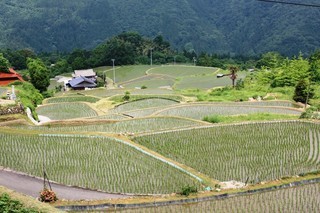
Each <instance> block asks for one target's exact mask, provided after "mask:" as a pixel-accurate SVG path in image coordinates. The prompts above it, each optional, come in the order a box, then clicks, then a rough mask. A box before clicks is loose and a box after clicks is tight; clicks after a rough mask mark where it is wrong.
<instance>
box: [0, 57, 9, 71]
mask: <svg viewBox="0 0 320 213" xmlns="http://www.w3.org/2000/svg"><path fill="white" fill-rule="evenodd" d="M9 68H10V63H9V61H8V59H6V58H5V57H4V56H3V54H2V53H0V71H2V72H9Z"/></svg>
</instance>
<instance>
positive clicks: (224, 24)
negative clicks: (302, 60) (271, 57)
mask: <svg viewBox="0 0 320 213" xmlns="http://www.w3.org/2000/svg"><path fill="white" fill-rule="evenodd" d="M297 1H298V0H297ZM299 1H301V0H299ZM0 14H1V16H2V17H4V18H2V19H0V38H1V42H0V48H11V49H24V48H31V49H34V50H35V51H36V52H52V51H68V52H69V51H72V50H73V49H76V48H81V49H87V50H89V49H92V48H95V47H96V46H97V45H98V44H101V43H103V42H104V40H105V39H106V38H107V39H110V38H112V37H113V36H115V35H117V34H119V33H122V32H124V31H137V32H139V33H140V34H141V35H143V36H146V37H149V38H152V39H153V41H154V42H155V43H158V42H160V43H161V42H162V41H161V37H158V35H161V36H163V38H164V39H165V40H167V41H169V42H170V44H171V45H172V47H173V48H174V49H178V50H180V51H181V50H183V49H185V50H186V51H187V52H190V53H191V52H193V51H194V52H195V53H197V54H198V55H199V53H200V52H202V51H204V52H207V53H218V54H228V53H230V54H232V55H233V54H236V55H239V54H242V55H258V54H261V53H264V52H268V51H278V52H280V53H281V54H285V55H286V56H290V57H291V56H292V55H296V54H298V52H299V51H302V52H303V53H310V52H312V51H314V49H315V48H318V47H319V46H320V41H319V39H318V38H319V37H320V28H319V26H318V20H319V19H320V10H318V9H315V8H307V7H293V6H288V5H280V4H270V3H263V2H259V1H256V0H238V1H221V0H163V1H156V2H155V1H133V0H95V1H88V0H69V1H65V0H55V1H52V0H37V1H33V0H25V1H21V0H10V1H0ZM126 36H128V35H126ZM130 36H133V37H131V38H130V39H131V41H129V43H134V42H139V39H140V38H139V37H136V36H135V35H134V34H133V35H130ZM119 39H121V40H128V38H125V39H124V38H119ZM136 39H137V40H136ZM133 40H136V41H133ZM123 45H125V44H123ZM135 45H137V44H135ZM163 45H164V47H165V46H166V44H165V43H163ZM160 46H161V45H160ZM192 50H193V51H192ZM8 59H9V58H8ZM9 61H11V59H9Z"/></svg>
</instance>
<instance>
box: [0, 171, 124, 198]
mask: <svg viewBox="0 0 320 213" xmlns="http://www.w3.org/2000/svg"><path fill="white" fill-rule="evenodd" d="M0 185H2V186H5V187H7V188H9V189H12V190H14V191H17V192H20V193H23V194H26V195H30V196H32V197H35V198H36V197H38V196H39V192H40V191H41V189H42V188H43V181H42V180H41V179H38V178H34V177H30V176H27V175H23V174H18V173H15V172H11V171H7V170H0ZM51 187H52V189H53V190H54V192H55V193H56V194H57V196H58V198H59V199H66V200H102V199H111V198H126V197H130V196H128V195H119V194H108V193H104V192H97V191H91V190H86V189H79V188H73V187H69V186H64V185H59V184H55V183H51Z"/></svg>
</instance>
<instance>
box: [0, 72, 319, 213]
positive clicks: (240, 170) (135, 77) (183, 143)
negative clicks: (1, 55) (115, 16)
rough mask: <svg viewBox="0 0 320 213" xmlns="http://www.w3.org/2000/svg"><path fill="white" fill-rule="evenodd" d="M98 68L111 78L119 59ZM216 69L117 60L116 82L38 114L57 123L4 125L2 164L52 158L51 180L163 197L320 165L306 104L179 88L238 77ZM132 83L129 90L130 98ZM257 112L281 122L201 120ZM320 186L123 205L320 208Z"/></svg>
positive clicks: (35, 165)
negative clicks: (200, 95) (200, 96)
mask: <svg viewBox="0 0 320 213" xmlns="http://www.w3.org/2000/svg"><path fill="white" fill-rule="evenodd" d="M95 71H97V72H100V73H101V72H104V73H105V75H106V76H107V77H109V78H111V79H113V72H112V68H111V67H100V68H97V69H95ZM218 72H219V73H220V70H218V69H215V68H206V67H195V66H154V67H150V66H124V67H120V66H119V67H116V83H117V85H116V87H115V88H114V89H106V88H98V89H91V90H83V91H67V92H65V93H59V94H57V95H56V97H53V98H49V99H47V100H45V101H44V102H43V105H42V106H39V107H38V108H37V109H36V112H37V113H38V115H42V116H45V117H47V118H49V119H51V120H52V121H53V122H48V123H44V124H41V125H31V124H8V125H7V126H4V127H0V147H1V149H0V166H2V167H5V168H10V169H13V170H16V171H21V172H24V173H27V174H29V175H34V176H41V175H42V173H41V172H42V166H43V164H44V165H45V166H46V168H47V169H46V170H47V172H48V174H49V176H50V178H51V179H52V180H54V181H56V182H59V183H62V184H67V185H74V186H80V187H86V188H90V189H98V190H102V191H106V192H110V193H132V194H161V196H162V195H163V194H166V195H167V194H172V193H179V192H181V190H182V189H183V188H184V187H186V186H195V187H196V188H197V189H198V190H199V191H204V190H205V188H206V187H209V188H211V189H212V192H213V190H216V189H217V188H219V187H218V186H216V185H217V184H218V183H219V184H220V183H221V182H222V181H230V180H235V181H238V182H241V183H247V184H248V185H249V186H253V187H255V186H260V185H261V182H265V183H268V182H269V181H273V180H279V179H283V178H287V179H290V178H292V177H297V176H299V175H300V176H301V175H302V174H306V173H310V172H314V171H315V172H317V171H319V170H320V123H317V122H312V121H301V120H298V117H299V115H300V114H301V112H303V109H302V108H301V107H300V108H299V106H298V105H296V104H294V103H292V102H291V101H290V100H287V101H283V100H274V101H252V102H231V101H230V102H197V101H196V100H197V97H196V95H194V96H192V95H190V94H189V96H187V95H186V96H183V95H181V93H182V92H181V91H182V90H187V89H196V90H201V91H206V90H207V89H211V88H212V87H220V86H227V85H230V84H231V80H230V79H229V78H228V77H225V78H220V79H217V78H216V74H217V73H218ZM239 76H240V77H241V78H245V77H246V73H245V72H243V73H239ZM142 86H146V87H147V88H146V89H139V88H140V87H142ZM163 86H164V87H163ZM166 86H168V87H166ZM180 90H181V91H180ZM230 90H232V89H230ZM1 91H2V89H1V88H0V94H1ZM3 91H6V89H5V90H3ZM126 91H128V92H130V95H129V96H130V98H129V100H127V101H124V100H123V96H124V94H125V93H126ZM218 92H219V91H218ZM257 113H258V114H259V113H261V114H263V113H266V114H268V115H269V114H270V115H271V119H272V115H274V114H276V115H277V116H275V117H276V118H277V120H276V121H261V120H259V121H254V122H252V121H250V122H244V121H239V120H238V121H237V122H236V123H235V122H234V121H233V123H232V124H223V123H222V124H221V123H218V124H212V123H209V122H206V121H203V118H204V117H206V116H215V115H217V116H222V117H223V116H224V117H228V116H229V117H230V118H229V119H230V120H232V119H233V117H232V116H235V115H245V116H250V115H253V114H257ZM281 116H283V117H282V118H281ZM291 116H292V117H293V118H291ZM289 117H290V118H289ZM240 119H241V118H240ZM271 119H270V120H271ZM286 119H295V120H286ZM290 180H291V179H290ZM219 184H218V185H219ZM257 184H258V185H257ZM259 184H260V185H259ZM319 186H320V185H319V184H310V185H304V186H300V187H294V188H293V187H292V188H289V189H283V190H277V191H270V192H265V193H256V194H252V195H244V196H235V197H232V196H231V198H228V199H221V200H211V201H205V202H199V203H194V204H187V205H170V206H163V207H156V208H145V209H128V210H123V209H121V211H123V212H261V210H262V209H263V210H264V211H265V212H318V211H317V210H319V209H320V200H319V197H320V196H319V194H320V188H319ZM222 190H224V189H222ZM235 190H236V189H235ZM239 190H240V191H241V190H246V188H244V189H239ZM201 193H203V192H201ZM221 193H223V191H222V192H221ZM175 196H176V195H175ZM179 196H182V195H179ZM175 198H177V197H175ZM151 199H152V198H151Z"/></svg>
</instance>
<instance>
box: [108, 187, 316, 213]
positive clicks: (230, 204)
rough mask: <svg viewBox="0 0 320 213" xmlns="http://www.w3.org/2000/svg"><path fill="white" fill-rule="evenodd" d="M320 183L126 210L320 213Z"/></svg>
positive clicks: (142, 211) (219, 212)
mask: <svg viewBox="0 0 320 213" xmlns="http://www.w3.org/2000/svg"><path fill="white" fill-rule="evenodd" d="M319 192H320V184H310V185H306V186H299V187H294V188H289V189H282V190H277V191H271V192H264V193H260V194H253V195H247V196H239V197H233V198H228V199H221V200H212V201H205V202H199V203H190V204H184V205H170V206H159V207H154V208H144V209H128V210H122V211H121V212H125V213H137V212H139V213H149V212H159V213H167V212H170V213H175V212H186V213H193V212H208V213H209V212H217V213H230V212H250V213H255V212H286V213H289V212H290V213H309V212H318V211H319V207H320V196H319ZM110 212H113V211H110Z"/></svg>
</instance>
